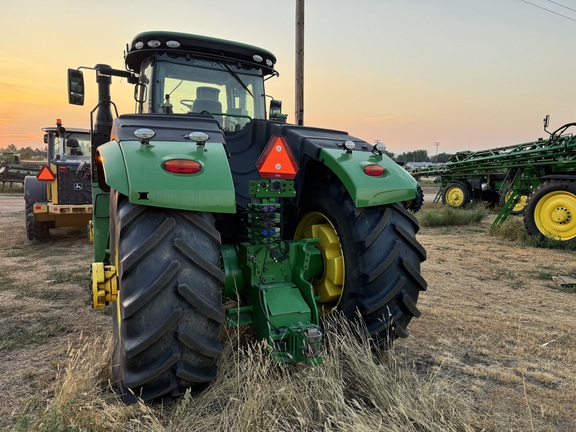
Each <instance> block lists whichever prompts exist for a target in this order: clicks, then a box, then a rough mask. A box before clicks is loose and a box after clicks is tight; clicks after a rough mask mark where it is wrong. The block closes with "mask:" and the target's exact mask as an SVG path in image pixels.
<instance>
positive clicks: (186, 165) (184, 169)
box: [162, 159, 202, 174]
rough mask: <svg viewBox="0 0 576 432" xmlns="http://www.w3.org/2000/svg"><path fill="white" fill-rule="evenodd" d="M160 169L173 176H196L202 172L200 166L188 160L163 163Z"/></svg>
mask: <svg viewBox="0 0 576 432" xmlns="http://www.w3.org/2000/svg"><path fill="white" fill-rule="evenodd" d="M162 168H164V169H165V170H166V171H168V172H170V173H173V174H196V173H197V172H200V171H202V164H200V163H199V162H196V161H193V160H189V159H171V160H168V161H166V162H164V163H163V164H162Z"/></svg>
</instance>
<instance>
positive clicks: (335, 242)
mask: <svg viewBox="0 0 576 432" xmlns="http://www.w3.org/2000/svg"><path fill="white" fill-rule="evenodd" d="M312 237H317V238H319V239H320V242H318V243H316V247H317V248H318V249H320V252H321V253H322V258H323V261H324V271H323V273H322V276H320V278H318V279H316V280H314V281H313V282H312V285H313V286H314V290H315V291H316V293H315V294H316V295H317V296H319V297H320V300H319V304H320V308H321V310H322V312H323V313H329V312H330V311H331V310H332V309H333V308H335V307H336V306H337V305H338V303H339V302H340V298H341V297H342V290H343V287H344V254H343V252H342V246H341V244H340V239H339V238H338V234H336V230H335V229H334V226H333V225H332V223H331V222H330V220H328V218H327V217H326V216H324V215H323V214H322V213H319V212H311V213H308V214H307V215H306V216H304V218H302V220H301V221H300V223H299V224H298V227H297V228H296V232H295V234H294V238H295V239H296V240H300V239H303V238H312Z"/></svg>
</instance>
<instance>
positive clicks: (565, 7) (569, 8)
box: [546, 0, 576, 12]
mask: <svg viewBox="0 0 576 432" xmlns="http://www.w3.org/2000/svg"><path fill="white" fill-rule="evenodd" d="M546 1H548V2H550V3H554V4H555V5H558V6H560V7H563V8H564V9H568V10H571V11H573V12H576V9H572V8H571V7H568V6H564V5H563V4H561V3H558V2H555V1H552V0H546Z"/></svg>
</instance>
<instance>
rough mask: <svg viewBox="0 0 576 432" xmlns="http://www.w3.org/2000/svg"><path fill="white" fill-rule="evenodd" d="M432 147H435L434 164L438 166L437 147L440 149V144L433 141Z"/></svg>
mask: <svg viewBox="0 0 576 432" xmlns="http://www.w3.org/2000/svg"><path fill="white" fill-rule="evenodd" d="M434 145H435V146H436V160H435V161H434V164H436V165H438V147H440V142H438V141H435V142H434Z"/></svg>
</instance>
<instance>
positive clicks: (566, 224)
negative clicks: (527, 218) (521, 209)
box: [534, 190, 576, 240]
mask: <svg viewBox="0 0 576 432" xmlns="http://www.w3.org/2000/svg"><path fill="white" fill-rule="evenodd" d="M534 222H535V223H536V226H537V227H538V230H539V231H540V232H541V233H542V234H544V235H545V236H547V237H550V238H553V239H555V240H571V239H573V238H575V237H576V195H574V194H573V193H570V192H566V191H561V190H559V191H554V192H551V193H549V194H547V195H544V196H543V197H542V199H540V201H538V204H536V207H535V209H534Z"/></svg>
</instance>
